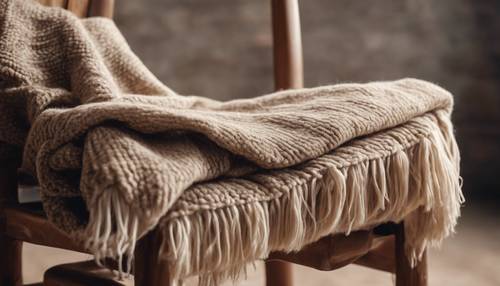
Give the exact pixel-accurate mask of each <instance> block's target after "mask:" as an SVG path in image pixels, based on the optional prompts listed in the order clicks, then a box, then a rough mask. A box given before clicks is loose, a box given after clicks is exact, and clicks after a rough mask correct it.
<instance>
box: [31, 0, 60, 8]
mask: <svg viewBox="0 0 500 286" xmlns="http://www.w3.org/2000/svg"><path fill="white" fill-rule="evenodd" d="M37 1H38V2H39V3H40V4H42V5H45V6H52V7H61V8H66V3H67V0H37Z"/></svg>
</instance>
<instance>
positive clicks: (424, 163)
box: [160, 111, 464, 285]
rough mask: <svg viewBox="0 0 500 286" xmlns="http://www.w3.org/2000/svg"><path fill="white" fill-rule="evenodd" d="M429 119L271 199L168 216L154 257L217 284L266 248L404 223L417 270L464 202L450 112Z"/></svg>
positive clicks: (288, 247) (293, 247) (174, 270)
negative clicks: (417, 131) (411, 139)
mask: <svg viewBox="0 0 500 286" xmlns="http://www.w3.org/2000/svg"><path fill="white" fill-rule="evenodd" d="M435 118H436V120H435V121H434V124H436V125H437V126H435V127H436V128H432V131H431V133H430V134H428V136H426V137H423V138H422V139H421V141H420V142H418V143H417V144H415V145H413V146H411V147H409V148H407V149H404V150H400V151H397V152H395V153H393V154H392V155H390V156H387V157H383V158H377V159H372V160H369V161H366V162H360V163H358V164H355V165H351V166H348V167H343V168H338V167H337V166H333V165H332V166H330V167H329V168H327V170H326V172H325V173H323V174H315V176H314V177H313V178H312V179H311V180H308V183H307V184H293V183H292V184H290V185H291V187H290V189H289V191H288V192H287V193H286V195H283V196H281V197H279V198H276V199H274V200H272V201H261V202H254V203H251V204H246V205H238V206H229V207H225V208H219V209H213V210H203V211H198V212H195V213H193V214H191V215H189V217H187V216H178V217H175V218H172V219H169V220H168V221H167V223H166V225H164V228H163V229H164V232H165V233H164V245H163V246H162V249H161V250H160V255H161V254H163V258H164V259H166V260H168V261H169V273H170V274H171V277H172V279H174V280H177V279H182V278H184V277H187V276H189V275H195V274H198V275H199V285H218V284H220V282H222V281H223V280H225V279H227V278H230V279H233V280H235V279H237V278H238V277H239V276H240V273H242V272H243V273H246V270H245V268H246V264H247V263H248V262H251V261H254V260H256V259H263V258H266V257H267V256H268V255H269V253H270V251H271V250H273V251H277V250H281V251H287V252H292V251H298V250H300V249H301V248H302V247H303V246H304V245H307V244H308V243H311V242H314V241H316V240H318V239H320V238H321V237H323V236H326V235H329V234H333V233H350V232H351V230H358V229H362V228H368V227H370V225H372V226H373V225H376V224H378V223H382V222H387V221H389V220H391V221H395V222H400V221H401V220H403V219H404V220H405V232H406V238H407V239H406V245H405V248H406V251H407V254H408V256H409V258H410V260H411V261H410V263H412V265H415V263H416V262H417V261H418V260H419V259H420V258H421V256H422V254H423V251H424V250H425V248H426V247H427V246H429V245H430V246H437V245H439V244H440V243H441V241H442V240H443V239H444V238H445V237H447V236H448V235H450V234H451V233H453V230H454V227H455V224H456V221H457V218H458V217H459V216H460V205H461V204H462V203H463V202H464V198H463V195H462V192H461V181H460V176H459V161H460V158H459V152H458V148H457V145H456V142H455V140H454V139H453V130H452V127H451V123H450V121H449V115H448V114H447V113H446V112H445V111H436V112H435ZM410 190H411V191H410ZM214 269H216V271H214ZM175 282H176V281H172V283H175Z"/></svg>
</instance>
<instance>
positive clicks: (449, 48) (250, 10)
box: [115, 0, 500, 197]
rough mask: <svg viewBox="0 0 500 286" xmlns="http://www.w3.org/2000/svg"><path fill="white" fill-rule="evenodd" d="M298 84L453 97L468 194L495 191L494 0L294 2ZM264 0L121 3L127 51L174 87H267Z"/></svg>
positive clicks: (497, 8) (245, 92) (499, 146)
mask: <svg viewBox="0 0 500 286" xmlns="http://www.w3.org/2000/svg"><path fill="white" fill-rule="evenodd" d="M300 5H301V13H302V14H301V17H302V23H303V24H302V26H303V40H304V53H305V78H306V86H316V85H324V84H331V83H339V82H352V81H362V82H363V81H371V80H390V79H397V78H401V77H417V78H422V79H426V80H429V81H432V82H435V83H438V84H440V85H442V86H443V87H445V88H446V89H448V90H450V91H451V92H452V93H453V94H454V95H455V96H456V109H455V110H456V112H455V114H454V116H455V118H454V120H455V124H456V128H457V134H458V137H459V145H460V147H461V150H462V158H463V176H464V181H465V190H466V192H467V193H468V195H469V196H471V195H481V196H482V197H500V178H499V177H500V167H499V166H500V17H499V16H500V2H499V1H494V0H481V1H472V0H440V1H431V0H406V1H399V0H379V1H352V0H335V1H332V0H312V1H300ZM269 17H270V10H269V1H268V0H143V1H131V0H120V1H118V2H117V11H116V16H115V20H116V22H117V24H118V26H119V28H120V29H121V30H122V32H123V33H124V34H125V37H126V38H127V39H128V41H129V43H130V45H131V46H132V49H133V50H134V51H135V52H136V53H137V54H138V55H139V57H141V58H142V59H143V61H144V62H145V64H146V65H147V66H148V67H149V68H150V69H151V70H152V71H153V72H154V73H155V74H156V75H157V76H158V77H159V78H160V79H161V80H162V81H163V82H164V83H166V84H167V85H169V86H170V87H172V88H173V89H175V90H176V91H178V92H179V93H182V94H197V95H203V96H207V97H211V98H216V99H220V100H228V99H233V98H242V97H252V96H257V95H260V94H263V93H267V92H269V91H271V90H272V87H273V83H272V66H271V62H272V58H271V33H270V18H269Z"/></svg>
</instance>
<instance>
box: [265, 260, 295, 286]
mask: <svg viewBox="0 0 500 286" xmlns="http://www.w3.org/2000/svg"><path fill="white" fill-rule="evenodd" d="M292 285H293V270H292V264H291V263H288V262H284V261H279V260H272V261H266V286H292Z"/></svg>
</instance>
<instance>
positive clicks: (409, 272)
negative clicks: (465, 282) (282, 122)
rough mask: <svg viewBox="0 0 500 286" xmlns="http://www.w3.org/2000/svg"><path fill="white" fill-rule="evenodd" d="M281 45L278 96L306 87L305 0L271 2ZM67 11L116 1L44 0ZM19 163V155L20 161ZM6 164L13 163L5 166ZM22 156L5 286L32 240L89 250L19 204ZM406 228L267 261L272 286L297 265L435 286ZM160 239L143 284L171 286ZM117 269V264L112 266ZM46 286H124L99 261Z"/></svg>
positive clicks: (102, 12)
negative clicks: (363, 271) (411, 257)
mask: <svg viewBox="0 0 500 286" xmlns="http://www.w3.org/2000/svg"><path fill="white" fill-rule="evenodd" d="M271 1H272V26H273V43H274V67H275V70H274V78H275V86H276V89H277V90H280V89H288V88H300V87H302V86H303V65H302V46H301V33H300V21H299V7H298V1H297V0H271ZM39 2H42V3H43V4H45V5H51V6H59V7H64V8H66V9H68V10H70V11H72V12H73V13H75V14H76V15H78V16H79V17H87V16H104V17H112V14H113V0H90V1H89V0H39ZM13 157H15V156H13ZM4 161H5V160H4ZM19 162H20V158H10V159H8V160H6V161H5V163H2V164H1V166H0V254H1V255H0V286H20V285H22V263H21V262H22V261H21V254H22V243H23V242H24V241H25V242H30V243H34V244H39V245H45V246H51V247H56V248H61V249H69V250H74V251H80V252H87V251H86V249H85V248H84V247H82V246H81V245H77V244H75V243H74V242H72V241H71V239H69V238H68V237H67V236H66V235H65V234H64V233H63V232H61V231H59V230H58V229H57V228H55V226H53V225H52V224H51V223H50V222H49V221H48V220H47V219H46V217H45V216H44V214H43V210H42V208H41V205H40V204H36V203H35V204H19V203H17V200H16V197H17V185H18V182H17V181H18V178H17V175H16V173H17V172H16V170H17V167H18V166H19ZM404 240H405V238H404V224H403V223H400V224H393V223H387V224H384V225H380V226H377V227H375V228H373V229H371V230H366V231H357V232H353V233H351V234H350V235H349V236H345V235H343V234H339V235H333V236H328V237H324V238H322V239H320V240H319V241H317V242H315V243H313V244H311V245H308V246H306V247H305V248H304V249H302V250H301V251H299V252H297V253H288V254H287V253H280V252H275V253H271V255H270V257H269V259H268V260H267V261H266V285H268V286H290V285H292V268H291V264H290V263H295V264H301V265H305V266H309V267H313V268H316V269H319V270H333V269H336V268H339V267H343V266H345V265H347V264H350V263H356V264H360V265H364V266H367V267H371V268H374V269H378V270H382V271H386V272H391V273H395V275H396V285H397V286H424V285H427V265H426V256H425V254H424V257H423V259H422V261H421V262H420V263H419V264H418V265H417V266H416V267H414V268H411V267H410V265H409V262H408V259H407V257H406V256H405V252H404ZM158 248H159V233H158V232H157V231H155V230H153V231H151V232H150V233H149V234H147V235H146V236H145V237H143V238H142V239H141V240H140V241H139V243H138V245H137V248H136V251H135V262H134V266H133V267H134V269H133V272H134V280H135V285H137V286H139V285H141V286H143V285H147V286H155V285H158V286H160V285H162V286H164V285H168V280H169V279H168V273H167V271H166V268H165V265H164V262H162V261H158V259H157V255H155V254H156V253H158ZM110 265H111V266H113V265H114V266H116V263H113V262H111V263H110ZM39 285H52V286H54V285H65V286H75V285H122V284H121V283H120V282H119V281H115V280H114V279H113V277H112V276H111V275H109V272H106V271H103V269H101V268H99V267H97V266H96V265H95V264H94V263H93V262H80V263H72V264H66V265H59V266H55V267H53V268H51V269H49V270H48V271H47V272H46V273H45V277H44V282H43V284H39Z"/></svg>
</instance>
